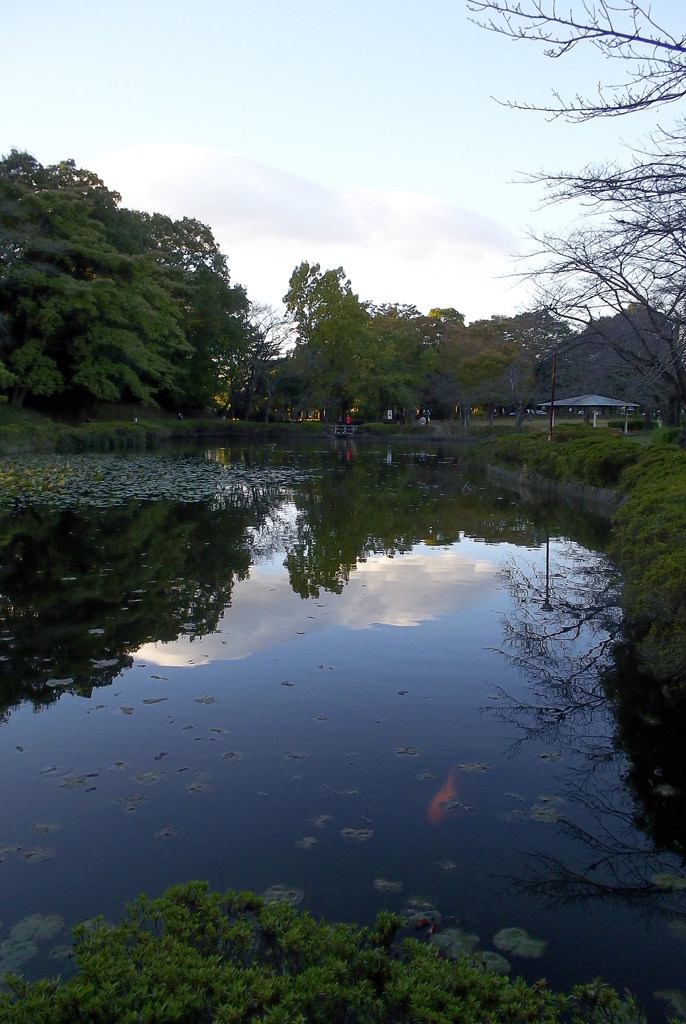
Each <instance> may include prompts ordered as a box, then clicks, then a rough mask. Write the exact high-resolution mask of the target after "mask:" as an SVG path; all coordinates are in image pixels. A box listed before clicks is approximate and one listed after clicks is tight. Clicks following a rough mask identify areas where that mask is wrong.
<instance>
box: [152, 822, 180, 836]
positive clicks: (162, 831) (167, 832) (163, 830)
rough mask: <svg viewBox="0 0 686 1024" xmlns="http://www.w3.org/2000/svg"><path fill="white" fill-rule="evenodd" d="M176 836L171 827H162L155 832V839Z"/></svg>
mask: <svg viewBox="0 0 686 1024" xmlns="http://www.w3.org/2000/svg"><path fill="white" fill-rule="evenodd" d="M178 834H179V833H178V832H177V831H176V829H175V828H172V826H171V825H164V826H163V827H162V828H161V829H160V830H159V831H158V832H155V839H171V838H173V837H174V836H177V835H178Z"/></svg>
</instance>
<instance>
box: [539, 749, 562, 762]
mask: <svg viewBox="0 0 686 1024" xmlns="http://www.w3.org/2000/svg"><path fill="white" fill-rule="evenodd" d="M538 756H539V757H540V759H541V761H559V760H560V754H556V753H555V752H554V751H552V750H540V751H539V753H538Z"/></svg>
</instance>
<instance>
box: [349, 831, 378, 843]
mask: <svg viewBox="0 0 686 1024" xmlns="http://www.w3.org/2000/svg"><path fill="white" fill-rule="evenodd" d="M341 835H342V836H343V838H344V839H354V840H356V842H358V843H365V842H366V841H367V840H368V839H371V838H372V836H373V835H374V830H373V829H371V828H342V829H341Z"/></svg>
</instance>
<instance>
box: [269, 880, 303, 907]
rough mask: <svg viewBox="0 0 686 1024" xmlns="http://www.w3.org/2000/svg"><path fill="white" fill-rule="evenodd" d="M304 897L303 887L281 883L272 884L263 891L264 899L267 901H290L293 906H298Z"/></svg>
mask: <svg viewBox="0 0 686 1024" xmlns="http://www.w3.org/2000/svg"><path fill="white" fill-rule="evenodd" d="M304 898H305V893H304V892H303V890H302V889H292V888H290V887H289V886H286V885H281V884H280V883H277V884H276V885H270V886H269V888H268V889H265V890H264V892H263V893H262V899H263V900H265V901H266V902H267V903H289V904H290V905H291V906H292V907H297V906H298V904H300V903H302V901H303V900H304Z"/></svg>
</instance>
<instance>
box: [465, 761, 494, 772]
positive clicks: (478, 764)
mask: <svg viewBox="0 0 686 1024" xmlns="http://www.w3.org/2000/svg"><path fill="white" fill-rule="evenodd" d="M492 767H493V765H491V764H485V763H484V762H483V761H467V762H466V763H465V764H461V765H460V768H461V769H462V771H463V772H487V771H488V769H489V768H492Z"/></svg>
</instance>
